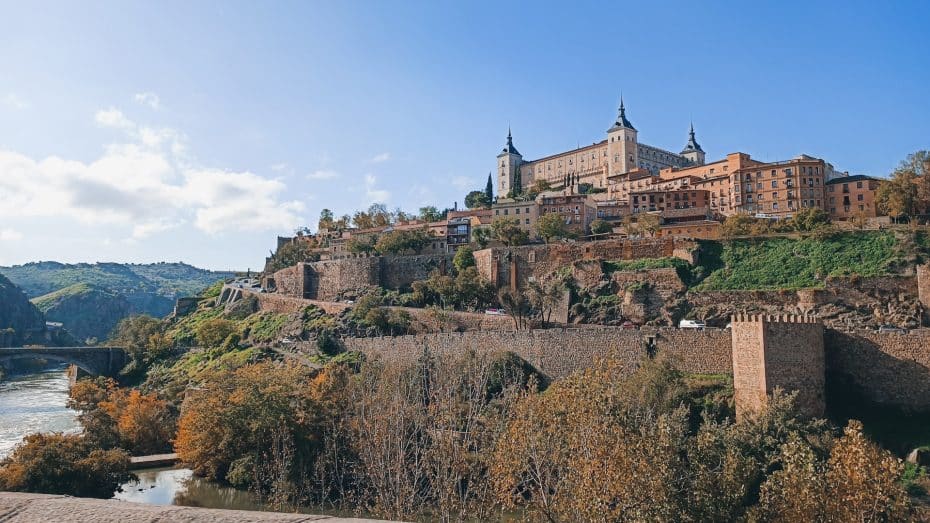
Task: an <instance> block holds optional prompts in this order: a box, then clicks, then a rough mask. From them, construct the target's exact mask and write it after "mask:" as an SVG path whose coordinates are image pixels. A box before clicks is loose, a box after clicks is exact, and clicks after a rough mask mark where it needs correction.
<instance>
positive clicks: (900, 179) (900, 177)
mask: <svg viewBox="0 0 930 523" xmlns="http://www.w3.org/2000/svg"><path fill="white" fill-rule="evenodd" d="M916 180H917V177H916V176H915V174H914V172H913V171H911V170H909V169H901V168H899V169H898V170H896V171H895V172H894V174H892V175H891V179H890V180H888V181H886V182H884V183H882V184H881V185H879V186H878V191H876V193H875V201H876V205H877V206H878V208H879V209H880V210H881V211H882V212H884V213H885V214H887V215H888V216H891V217H892V218H894V220H895V221H897V220H898V219H900V218H902V217H904V216H910V215H912V214H914V210H915V208H916V205H915V203H916V201H917V184H916V183H915V182H916Z"/></svg>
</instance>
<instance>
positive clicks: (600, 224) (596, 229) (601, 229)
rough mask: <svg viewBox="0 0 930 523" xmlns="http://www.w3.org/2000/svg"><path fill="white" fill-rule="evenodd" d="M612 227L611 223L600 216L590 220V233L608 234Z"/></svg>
mask: <svg viewBox="0 0 930 523" xmlns="http://www.w3.org/2000/svg"><path fill="white" fill-rule="evenodd" d="M613 230H614V228H613V226H612V225H611V224H609V223H607V222H606V221H605V220H602V219H600V218H598V219H596V220H594V221H593V222H591V234H595V235H601V234H609V233H611V232H613Z"/></svg>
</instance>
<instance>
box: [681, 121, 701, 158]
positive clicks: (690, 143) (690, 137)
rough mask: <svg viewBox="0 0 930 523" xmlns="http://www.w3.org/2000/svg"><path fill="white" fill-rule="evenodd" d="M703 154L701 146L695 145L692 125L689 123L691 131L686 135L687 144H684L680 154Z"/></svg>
mask: <svg viewBox="0 0 930 523" xmlns="http://www.w3.org/2000/svg"><path fill="white" fill-rule="evenodd" d="M695 151H698V152H704V149H701V144H699V143H697V140H696V139H695V138H694V123H693V122H692V123H691V131H690V132H689V133H688V143H687V144H685V148H684V149H682V151H681V154H685V153H690V152H695Z"/></svg>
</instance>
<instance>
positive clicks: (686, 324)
mask: <svg viewBox="0 0 930 523" xmlns="http://www.w3.org/2000/svg"><path fill="white" fill-rule="evenodd" d="M706 326H707V325H704V324H703V323H701V322H699V321H696V320H681V321H680V322H678V328H679V329H703V328H704V327H706Z"/></svg>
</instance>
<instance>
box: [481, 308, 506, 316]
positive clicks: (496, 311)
mask: <svg viewBox="0 0 930 523" xmlns="http://www.w3.org/2000/svg"><path fill="white" fill-rule="evenodd" d="M484 313H485V314H489V315H491V316H506V315H507V311H506V310H504V309H487V310H486V311H484Z"/></svg>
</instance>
